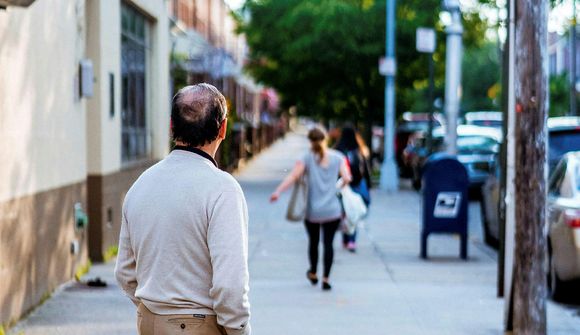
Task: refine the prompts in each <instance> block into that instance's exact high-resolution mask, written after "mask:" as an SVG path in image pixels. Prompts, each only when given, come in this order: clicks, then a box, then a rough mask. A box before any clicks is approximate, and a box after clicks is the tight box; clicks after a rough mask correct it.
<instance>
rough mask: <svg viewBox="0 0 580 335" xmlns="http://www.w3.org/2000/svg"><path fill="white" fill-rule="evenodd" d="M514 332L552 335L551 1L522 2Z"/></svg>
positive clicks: (519, 10)
mask: <svg viewBox="0 0 580 335" xmlns="http://www.w3.org/2000/svg"><path fill="white" fill-rule="evenodd" d="M515 15H516V17H515V18H516V22H515V25H516V27H515V30H516V31H515V43H516V45H515V46H516V47H515V52H516V65H515V98H516V180H515V181H516V183H515V192H516V208H515V210H516V227H515V229H516V231H515V232H516V235H515V239H516V243H515V264H514V281H513V285H514V292H513V299H514V300H513V307H514V318H513V321H514V333H515V334H534V335H542V334H546V273H545V269H544V264H545V263H544V262H545V258H546V236H545V234H544V225H545V216H546V215H545V211H546V208H545V206H546V203H545V202H546V171H545V164H546V120H547V111H548V76H547V71H546V70H547V69H546V67H545V66H544V64H546V57H547V31H548V30H547V23H548V1H547V0H516V8H515Z"/></svg>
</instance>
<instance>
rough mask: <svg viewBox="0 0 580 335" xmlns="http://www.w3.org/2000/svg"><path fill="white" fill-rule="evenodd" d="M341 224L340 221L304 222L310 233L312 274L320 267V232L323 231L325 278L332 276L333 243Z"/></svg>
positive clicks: (309, 245) (309, 250) (309, 246)
mask: <svg viewBox="0 0 580 335" xmlns="http://www.w3.org/2000/svg"><path fill="white" fill-rule="evenodd" d="M339 224H340V219H337V220H334V221H328V222H325V223H312V222H309V221H308V220H305V221H304V226H306V232H307V233H308V255H309V258H310V272H311V273H316V268H317V266H318V243H319V241H320V230H323V236H324V277H325V278H328V276H329V275H330V268H332V260H333V258H334V249H333V248H332V241H333V240H334V234H335V233H336V230H337V229H338V225H339Z"/></svg>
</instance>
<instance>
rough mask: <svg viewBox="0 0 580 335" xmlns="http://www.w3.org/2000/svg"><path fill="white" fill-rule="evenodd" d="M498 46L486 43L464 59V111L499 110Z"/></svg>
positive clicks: (468, 52) (474, 49) (466, 54)
mask: <svg viewBox="0 0 580 335" xmlns="http://www.w3.org/2000/svg"><path fill="white" fill-rule="evenodd" d="M498 56H499V55H498V50H497V46H496V45H495V44H494V43H490V42H488V43H485V44H483V45H482V46H481V47H479V48H471V49H469V50H467V51H466V52H465V55H464V57H463V97H462V109H463V110H464V111H473V110H498V109H499V100H500V94H501V92H500V91H501V90H500V85H499V79H500V78H499V77H500V64H499V59H498V58H499V57H498Z"/></svg>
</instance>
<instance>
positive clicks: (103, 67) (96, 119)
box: [86, 0, 170, 175]
mask: <svg viewBox="0 0 580 335" xmlns="http://www.w3.org/2000/svg"><path fill="white" fill-rule="evenodd" d="M127 3H130V4H132V5H133V6H135V7H136V8H138V9H139V10H140V11H141V12H142V13H143V14H144V15H145V16H146V17H147V18H148V19H149V23H150V25H149V26H150V28H151V29H150V42H151V47H150V53H149V54H148V57H149V59H148V61H149V63H148V76H147V85H148V86H147V113H148V124H149V131H150V133H149V139H150V152H151V154H152V156H151V158H153V159H161V158H163V157H165V155H166V154H167V153H168V150H169V99H170V97H169V54H170V45H169V18H168V11H167V6H166V4H165V1H159V0H141V1H129V2H127ZM87 24H88V33H87V38H88V46H87V54H88V57H89V58H91V59H92V60H93V62H94V64H95V75H96V78H95V79H96V81H95V85H96V87H95V98H94V99H92V100H91V101H89V102H88V110H89V115H88V122H87V126H86V128H87V135H88V150H87V162H88V172H89V174H90V175H108V174H112V173H115V172H118V171H120V170H121V169H123V165H122V162H121V94H122V92H121V1H96V0H88V2H87ZM109 73H113V74H114V75H115V94H116V96H115V116H114V117H112V118H111V117H110V113H109V99H110V97H109Z"/></svg>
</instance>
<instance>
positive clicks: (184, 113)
mask: <svg viewBox="0 0 580 335" xmlns="http://www.w3.org/2000/svg"><path fill="white" fill-rule="evenodd" d="M226 116H227V106H226V99H225V98H224V96H223V95H222V94H221V93H220V92H219V91H218V89H217V88H215V87H214V86H212V85H210V84H205V83H204V84H197V85H193V86H186V87H184V88H182V89H181V90H179V92H177V94H176V95H175V96H174V97H173V103H172V108H171V122H172V125H173V127H172V136H173V140H174V141H180V142H183V143H185V144H187V145H189V146H193V147H200V146H203V145H206V144H209V143H211V142H213V141H215V140H216V139H217V137H218V134H219V129H220V126H221V124H222V123H223V121H224V120H225V119H226Z"/></svg>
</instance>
